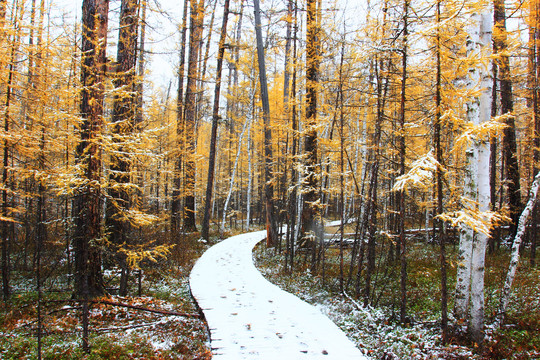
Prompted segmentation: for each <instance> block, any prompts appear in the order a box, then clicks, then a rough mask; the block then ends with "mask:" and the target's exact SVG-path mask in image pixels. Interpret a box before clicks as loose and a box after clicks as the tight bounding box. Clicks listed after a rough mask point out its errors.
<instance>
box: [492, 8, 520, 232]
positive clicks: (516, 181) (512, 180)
mask: <svg viewBox="0 0 540 360" xmlns="http://www.w3.org/2000/svg"><path fill="white" fill-rule="evenodd" d="M493 10H494V11H493V18H494V22H495V28H494V29H495V33H494V34H493V51H494V52H495V55H496V56H497V58H496V59H497V60H496V62H497V67H498V70H499V83H500V94H501V96H500V99H501V115H506V117H505V120H504V121H505V124H506V128H505V129H504V133H503V137H502V151H503V158H504V160H503V161H504V164H505V167H504V170H505V172H504V174H503V179H504V182H505V185H506V187H507V196H508V204H509V207H510V217H511V218H512V225H511V235H512V236H515V231H516V227H517V223H518V220H519V214H520V213H521V187H520V175H519V164H518V157H517V156H518V152H517V143H516V125H515V117H514V114H513V112H514V102H513V98H512V79H511V74H510V57H509V55H508V44H507V33H506V14H505V5H504V0H494V1H493Z"/></svg>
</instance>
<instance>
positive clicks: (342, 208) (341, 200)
mask: <svg viewBox="0 0 540 360" xmlns="http://www.w3.org/2000/svg"><path fill="white" fill-rule="evenodd" d="M342 41H343V43H342V44H341V54H340V58H339V79H338V81H339V85H338V94H339V166H340V168H339V170H340V173H339V203H340V205H339V214H340V220H341V226H340V229H339V230H340V231H339V290H340V291H341V292H342V293H343V292H344V291H345V284H344V282H345V280H344V275H343V273H344V259H343V255H344V254H343V253H344V249H343V241H344V232H345V189H344V172H345V164H344V163H345V158H344V153H345V144H344V142H345V133H344V131H345V126H344V125H345V124H344V121H345V119H344V109H343V58H344V56H345V54H344V53H345V35H344V36H343V39H342Z"/></svg>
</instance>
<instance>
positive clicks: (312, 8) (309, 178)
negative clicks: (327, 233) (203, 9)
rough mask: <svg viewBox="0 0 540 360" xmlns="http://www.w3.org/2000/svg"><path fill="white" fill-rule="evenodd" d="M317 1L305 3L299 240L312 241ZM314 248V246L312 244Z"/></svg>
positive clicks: (314, 229) (315, 196)
mask: <svg viewBox="0 0 540 360" xmlns="http://www.w3.org/2000/svg"><path fill="white" fill-rule="evenodd" d="M317 18H318V9H317V2H316V0H307V22H306V27H307V36H306V126H305V135H304V153H305V174H304V178H305V179H304V181H303V183H304V189H303V194H304V207H303V210H302V236H304V237H305V236H309V237H311V238H312V239H315V238H317V236H318V235H319V234H318V233H319V224H318V222H317V218H318V213H319V209H318V206H317V204H316V203H317V200H319V199H320V196H319V191H318V176H319V173H320V171H319V166H318V163H317V130H316V125H317V86H318V81H319V64H320V54H319V45H318V44H319V35H320V34H319V26H318V19H317ZM312 246H313V248H315V247H316V246H315V243H313V244H312Z"/></svg>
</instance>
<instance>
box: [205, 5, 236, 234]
mask: <svg viewBox="0 0 540 360" xmlns="http://www.w3.org/2000/svg"><path fill="white" fill-rule="evenodd" d="M229 3H230V1H229V0H225V4H224V5H223V23H222V24H221V34H220V37H219V48H218V58H217V69H216V86H215V89H214V108H213V111H212V133H211V134H210V153H209V157H208V178H207V181H206V199H205V204H204V218H203V223H202V227H201V237H202V238H203V239H206V240H208V232H209V227H210V207H211V205H212V190H213V188H214V172H215V164H216V141H217V130H218V124H219V98H220V92H221V72H222V69H223V56H224V55H225V40H226V36H227V21H228V19H229Z"/></svg>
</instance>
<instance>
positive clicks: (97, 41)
mask: <svg viewBox="0 0 540 360" xmlns="http://www.w3.org/2000/svg"><path fill="white" fill-rule="evenodd" d="M108 12H109V1H108V0H84V2H83V16H82V21H83V33H82V35H83V36H82V54H83V56H82V65H81V84H82V91H81V102H80V110H81V117H82V119H83V121H82V123H81V125H80V127H79V136H80V140H79V144H78V145H77V148H76V162H77V164H79V165H80V166H81V168H82V174H81V176H82V177H83V180H84V182H85V183H84V185H82V186H81V187H80V188H79V189H78V190H77V193H76V195H75V198H74V200H73V209H72V211H73V218H74V221H75V232H74V235H73V245H74V251H75V294H74V296H75V297H76V298H79V299H87V298H92V297H96V296H99V295H102V294H103V293H104V292H105V289H104V286H103V282H102V275H101V251H100V248H99V239H100V238H101V201H100V200H101V190H100V186H99V184H100V180H101V147H100V134H101V131H102V126H103V119H102V115H103V89H104V85H103V80H104V76H105V69H106V59H105V50H106V39H107V22H108ZM83 343H84V341H83ZM83 347H85V348H86V347H87V344H86V346H84V344H83Z"/></svg>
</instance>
